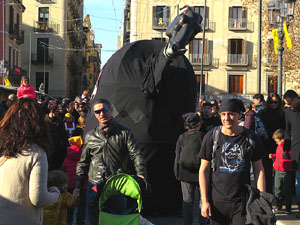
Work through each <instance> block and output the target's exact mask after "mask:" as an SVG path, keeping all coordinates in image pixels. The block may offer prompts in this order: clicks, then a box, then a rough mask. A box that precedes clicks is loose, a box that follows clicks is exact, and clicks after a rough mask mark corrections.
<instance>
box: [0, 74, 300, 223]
mask: <svg viewBox="0 0 300 225" xmlns="http://www.w3.org/2000/svg"><path fill="white" fill-rule="evenodd" d="M252 100H253V101H252V102H251V101H249V100H248V101H247V102H242V101H241V100H239V99H223V100H219V101H217V100H215V99H212V100H210V101H209V100H206V99H200V101H199V106H198V107H196V108H197V109H198V112H197V111H196V112H189V113H185V114H184V115H182V119H183V122H184V123H183V125H184V127H185V129H186V130H187V131H186V132H184V133H183V134H181V135H180V136H179V138H178V141H177V144H176V150H175V161H174V175H175V177H176V179H178V180H179V181H180V182H181V190H182V197H183V204H182V211H183V220H184V224H185V225H192V224H193V218H194V216H193V201H194V200H195V193H196V192H198V194H199V196H201V198H199V224H211V225H219V224H220V225H221V224H222V225H223V224H224V225H225V224H228V225H229V224H232V225H237V224H238V225H240V224H245V223H246V220H247V223H248V222H249V220H253V221H254V220H260V219H261V218H259V219H258V218H257V217H256V218H251V216H250V217H248V216H247V217H246V212H248V211H249V209H248V208H247V207H251V203H249V204H248V203H247V204H245V200H244V199H245V198H246V196H248V195H250V194H249V193H250V191H251V189H249V188H247V187H248V186H247V185H250V184H251V182H250V174H251V171H252V170H251V168H252V169H253V175H254V178H255V182H256V188H257V189H258V190H259V191H261V192H262V193H269V194H265V195H261V196H263V198H264V199H263V200H262V199H258V201H260V203H261V204H264V203H265V202H267V203H270V205H271V204H272V201H271V199H272V198H271V197H270V196H274V197H275V208H274V210H283V206H285V207H284V210H285V211H287V212H291V205H292V191H291V190H293V189H294V190H295V192H296V204H297V205H298V207H299V209H300V165H299V163H298V162H299V152H300V148H299V144H300V141H299V137H300V135H299V134H300V117H299V115H298V114H299V111H300V99H299V98H298V95H297V93H296V92H295V91H293V90H288V91H287V92H286V93H285V94H284V96H283V99H281V98H280V96H279V95H277V94H275V93H271V94H269V95H268V97H267V99H266V101H265V100H264V96H263V95H262V94H256V95H254V96H253V99H252ZM89 101H90V99H89V97H88V95H87V93H86V92H84V93H83V95H82V96H76V97H75V99H74V100H71V99H68V98H64V99H48V98H45V97H43V96H36V95H35V93H34V94H33V91H32V87H31V86H29V85H28V80H27V79H26V77H25V78H22V81H21V86H20V88H19V89H18V93H17V95H14V94H11V95H10V96H8V98H7V101H6V102H2V103H1V107H0V109H1V111H0V112H1V115H0V116H1V121H0V136H1V141H0V193H1V197H0V215H3V216H1V220H2V222H3V223H4V224H7V225H9V224H40V225H41V224H44V225H48V224H49V225H50V224H64V225H65V224H72V223H73V218H75V217H76V224H85V217H86V216H87V217H88V221H89V222H90V224H91V225H94V224H98V220H99V211H98V208H97V198H98V197H99V196H98V193H97V189H98V188H99V184H101V182H103V181H105V180H106V179H108V178H109V177H111V176H112V175H114V174H116V173H127V172H128V165H127V163H128V160H129V159H130V160H131V161H132V162H133V165H132V166H133V167H134V169H135V172H136V174H137V176H138V177H139V179H141V180H143V181H145V182H146V179H147V170H146V168H147V166H146V163H145V159H144V155H143V152H142V151H141V149H140V146H139V142H138V140H137V138H136V137H135V135H134V134H133V132H132V131H131V130H130V129H129V128H127V127H124V126H122V125H121V124H119V123H118V122H117V121H116V120H115V119H114V118H113V108H112V106H111V103H110V102H109V101H108V100H107V99H98V100H95V101H94V104H93V107H92V108H91V109H90V105H89ZM89 110H90V111H91V112H92V115H93V116H94V117H95V118H96V119H97V121H98V126H97V127H96V128H95V129H92V130H90V131H88V132H86V134H85V137H84V138H83V133H84V129H85V118H86V114H87V112H88V111H89ZM298 121H299V122H298ZM294 180H295V185H293V181H294ZM248 191H249V193H248ZM127 201H128V199H127V198H124V196H122V195H113V196H112V197H111V198H110V199H109V200H107V206H109V207H110V208H114V210H116V211H117V212H120V213H123V212H125V211H126V206H127ZM246 205H247V207H246ZM74 209H76V210H74ZM251 210H253V209H251ZM255 210H258V212H256V215H260V214H262V212H261V211H259V209H258V208H257V207H256V208H255ZM85 212H87V215H85ZM264 213H266V209H264ZM4 215H5V216H4ZM267 215H268V216H269V217H267V216H266V215H264V218H263V219H264V222H262V223H261V224H274V223H273V217H272V216H274V215H273V213H272V208H271V209H270V211H269V214H267ZM296 217H297V218H300V211H299V213H297V214H296ZM253 221H252V222H253Z"/></svg>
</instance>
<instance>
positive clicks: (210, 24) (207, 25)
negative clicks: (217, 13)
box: [201, 18, 216, 31]
mask: <svg viewBox="0 0 300 225" xmlns="http://www.w3.org/2000/svg"><path fill="white" fill-rule="evenodd" d="M201 24H202V26H203V25H204V21H202V23H201ZM205 30H207V31H215V30H216V22H211V21H209V19H208V18H206V19H205Z"/></svg>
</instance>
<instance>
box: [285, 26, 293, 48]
mask: <svg viewBox="0 0 300 225" xmlns="http://www.w3.org/2000/svg"><path fill="white" fill-rule="evenodd" d="M283 30H284V36H285V39H286V45H287V47H288V48H289V49H292V48H293V43H292V40H291V38H290V35H289V32H288V29H287V25H286V22H284V23H283Z"/></svg>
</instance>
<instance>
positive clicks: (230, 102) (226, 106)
mask: <svg viewBox="0 0 300 225" xmlns="http://www.w3.org/2000/svg"><path fill="white" fill-rule="evenodd" d="M219 112H237V113H240V112H245V107H244V104H243V102H242V101H241V100H240V99H225V100H223V101H222V104H221V107H220V109H219Z"/></svg>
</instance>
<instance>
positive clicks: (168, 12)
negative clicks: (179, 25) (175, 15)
mask: <svg viewBox="0 0 300 225" xmlns="http://www.w3.org/2000/svg"><path fill="white" fill-rule="evenodd" d="M166 11H167V18H166V21H165V22H166V25H167V26H169V24H170V6H166Z"/></svg>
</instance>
